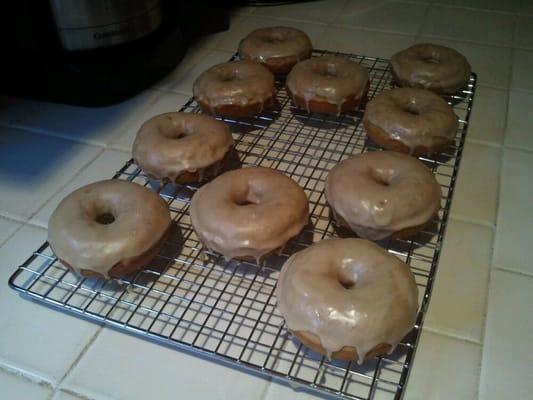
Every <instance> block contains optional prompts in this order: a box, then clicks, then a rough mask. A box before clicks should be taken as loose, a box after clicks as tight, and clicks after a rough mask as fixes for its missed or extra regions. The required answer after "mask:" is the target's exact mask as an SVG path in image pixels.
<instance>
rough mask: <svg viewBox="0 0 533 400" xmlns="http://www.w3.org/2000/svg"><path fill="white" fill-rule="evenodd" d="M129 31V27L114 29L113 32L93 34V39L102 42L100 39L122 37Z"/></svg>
mask: <svg viewBox="0 0 533 400" xmlns="http://www.w3.org/2000/svg"><path fill="white" fill-rule="evenodd" d="M130 31H131V27H130V26H128V25H126V26H124V27H122V28H116V29H113V30H110V31H105V32H94V33H93V38H94V39H95V40H102V39H108V38H111V37H114V36H123V35H126V34H128V33H129V32H130Z"/></svg>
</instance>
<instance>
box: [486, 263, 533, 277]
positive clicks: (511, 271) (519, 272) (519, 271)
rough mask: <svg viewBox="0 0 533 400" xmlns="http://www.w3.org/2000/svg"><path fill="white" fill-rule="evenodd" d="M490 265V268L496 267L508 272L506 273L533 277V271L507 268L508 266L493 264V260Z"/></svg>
mask: <svg viewBox="0 0 533 400" xmlns="http://www.w3.org/2000/svg"><path fill="white" fill-rule="evenodd" d="M492 267H493V268H492V269H498V270H500V271H504V272H508V273H511V274H516V275H520V276H526V277H528V278H533V273H532V272H527V271H521V270H518V269H514V268H509V267H503V266H501V265H497V264H494V262H493V263H492Z"/></svg>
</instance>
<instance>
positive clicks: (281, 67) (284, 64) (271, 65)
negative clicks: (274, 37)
mask: <svg viewBox="0 0 533 400" xmlns="http://www.w3.org/2000/svg"><path fill="white" fill-rule="evenodd" d="M309 57H311V53H309V54H307V55H306V56H305V57H303V58H301V59H298V58H297V57H295V56H288V57H276V58H268V59H267V60H265V61H264V62H261V64H263V65H264V66H265V67H267V68H268V69H269V70H270V72H272V73H273V74H276V75H287V74H288V73H289V72H291V69H292V67H294V66H295V65H296V64H298V63H299V62H300V61H303V60H307V59H308V58H309Z"/></svg>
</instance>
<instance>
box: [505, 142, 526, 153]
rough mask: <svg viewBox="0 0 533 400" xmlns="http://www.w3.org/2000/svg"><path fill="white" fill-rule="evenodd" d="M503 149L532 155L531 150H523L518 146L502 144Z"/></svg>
mask: <svg viewBox="0 0 533 400" xmlns="http://www.w3.org/2000/svg"><path fill="white" fill-rule="evenodd" d="M503 149H504V150H512V151H520V152H522V153H526V154H531V153H533V149H524V148H521V147H518V146H515V145H508V144H504V145H503Z"/></svg>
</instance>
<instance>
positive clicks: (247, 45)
mask: <svg viewBox="0 0 533 400" xmlns="http://www.w3.org/2000/svg"><path fill="white" fill-rule="evenodd" d="M311 51H312V47H311V40H310V39H309V37H308V36H307V35H306V34H305V33H304V32H302V31H301V30H299V29H295V28H290V27H284V26H276V27H271V28H260V29H256V30H254V31H252V32H250V33H249V34H248V35H247V36H246V37H245V38H244V39H243V40H241V42H240V43H239V56H240V57H241V59H248V60H253V61H258V62H262V63H267V62H269V61H271V60H275V59H293V60H294V62H298V61H300V60H304V59H306V58H309V57H310V56H311Z"/></svg>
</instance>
